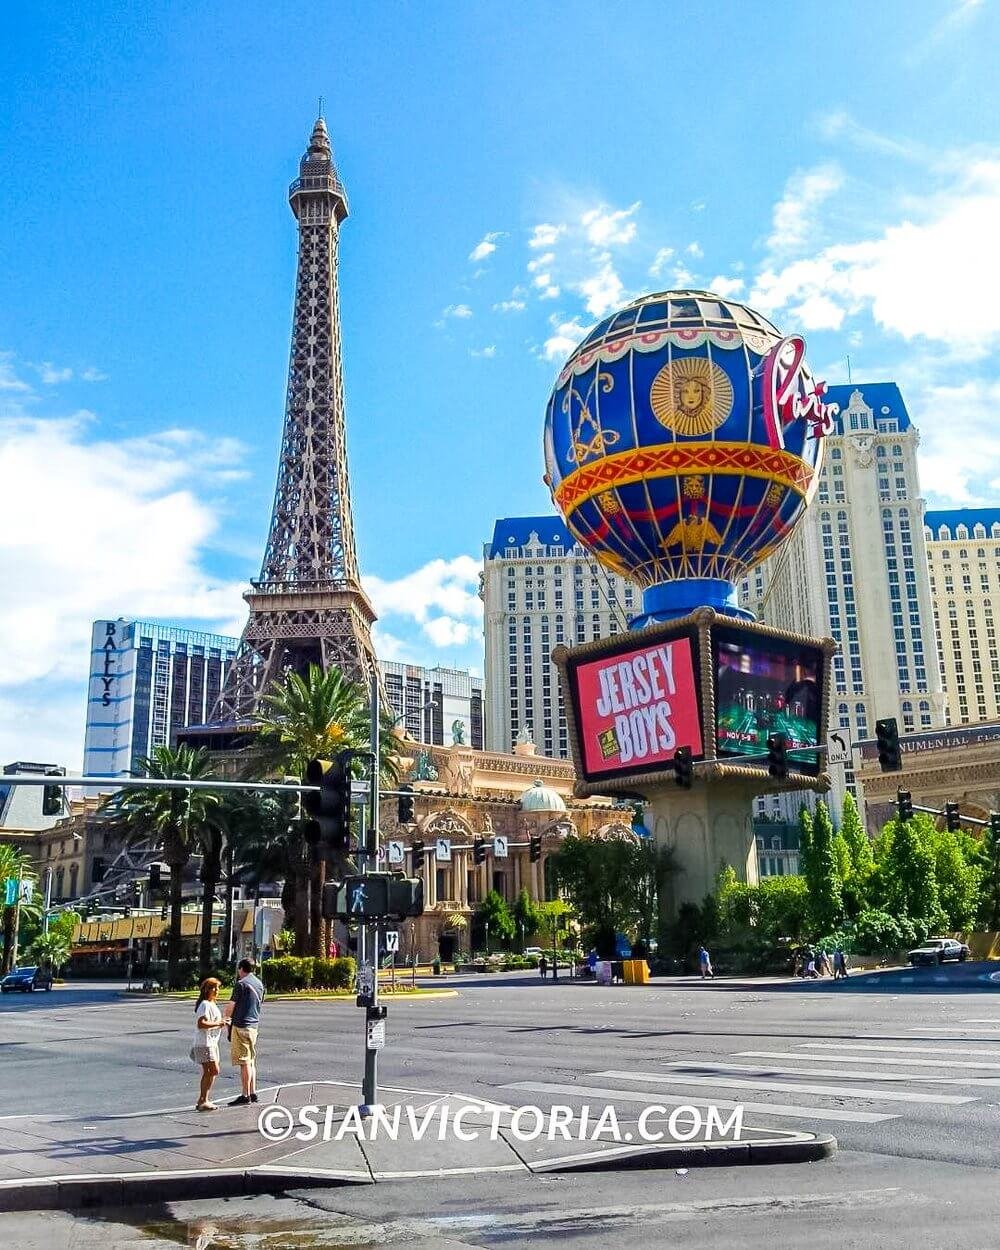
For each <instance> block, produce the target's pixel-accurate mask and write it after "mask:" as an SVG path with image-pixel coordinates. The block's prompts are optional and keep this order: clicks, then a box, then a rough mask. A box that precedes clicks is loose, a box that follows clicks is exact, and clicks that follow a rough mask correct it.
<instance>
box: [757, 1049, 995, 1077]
mask: <svg viewBox="0 0 1000 1250" xmlns="http://www.w3.org/2000/svg"><path fill="white" fill-rule="evenodd" d="M735 1057H736V1058H737V1059H798V1060H799V1062H800V1063H802V1062H811V1061H813V1060H815V1061H816V1062H818V1063H834V1062H835V1063H891V1064H894V1065H896V1066H897V1067H904V1068H907V1067H910V1068H917V1067H920V1068H947V1069H948V1070H949V1071H951V1072H954V1071H955V1061H954V1060H953V1059H904V1058H903V1056H902V1055H866V1054H862V1053H852V1054H849V1055H847V1054H844V1053H843V1052H842V1051H840V1050H838V1049H837V1048H836V1047H832V1046H831V1047H830V1049H829V1051H828V1052H826V1053H824V1054H822V1055H804V1054H803V1053H802V1052H801V1051H800V1050H741V1051H739V1052H738V1053H737V1054H736V1056H735ZM962 1066H963V1067H965V1068H987V1069H1000V1063H965V1064H963V1065H962ZM817 1075H819V1074H817ZM838 1075H840V1074H838ZM850 1075H851V1076H856V1075H857V1073H855V1072H851V1073H850ZM907 1075H909V1073H908V1074H907ZM913 1079H914V1080H918V1079H923V1080H926V1081H932V1080H934V1077H931V1076H927V1077H923V1078H918V1077H917V1076H914V1077H913Z"/></svg>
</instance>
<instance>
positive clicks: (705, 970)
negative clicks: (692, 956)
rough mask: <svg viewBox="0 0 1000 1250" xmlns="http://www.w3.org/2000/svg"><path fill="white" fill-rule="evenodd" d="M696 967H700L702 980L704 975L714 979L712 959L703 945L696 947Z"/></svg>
mask: <svg viewBox="0 0 1000 1250" xmlns="http://www.w3.org/2000/svg"><path fill="white" fill-rule="evenodd" d="M698 967H699V968H700V969H701V979H702V980H703V981H704V980H705V978H706V977H708V978H709V979H710V980H712V981H714V980H715V973H714V972H713V971H712V959H711V956H710V955H709V953H708V951H707V949H706V948H705V946H704V945H702V946H700V947H699V948H698Z"/></svg>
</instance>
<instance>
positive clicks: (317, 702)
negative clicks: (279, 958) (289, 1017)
mask: <svg viewBox="0 0 1000 1250" xmlns="http://www.w3.org/2000/svg"><path fill="white" fill-rule="evenodd" d="M261 702H262V706H263V710H262V711H261V712H260V713H259V714H258V716H257V717H256V720H257V723H258V725H259V726H260V732H259V734H258V737H257V740H256V741H255V742H254V744H253V746H252V747H250V748H249V755H248V759H249V762H250V766H251V767H252V768H253V770H254V772H255V774H256V775H257V776H268V775H276V774H277V775H280V774H282V773H287V774H293V775H295V776H297V777H301V776H302V774H303V773H304V772H305V769H306V765H307V764H308V763H309V761H310V760H314V759H326V760H328V759H333V757H334V756H336V755H338V754H339V753H340V752H341V751H344V750H347V749H348V748H350V749H354V750H366V749H368V747H369V746H370V743H371V722H370V705H369V697H368V693H367V691H365V690H364V689H363V688H362V687H361V686H359V685H357V684H356V683H354V682H352V681H349V680H348V678H346V677H345V676H344V674H343V673H341V672H340V670H339V669H335V668H331V669H328V670H327V671H326V672H324V671H323V670H322V669H321V668H320V667H319V666H318V665H316V664H310V665H309V669H308V671H307V673H306V675H305V676H304V677H303V676H301V675H300V674H299V673H289V674H287V676H286V677H285V679H284V682H283V683H282V684H280V685H277V686H276V687H275V688H274V689H273V690H272V691H271V693H270V694H267V695H265V696H264V698H263V699H262V701H261ZM394 726H395V722H394V721H393V720H392V719H391V717H389V716H388V715H387V714H386V713H385V712H383V713H381V718H380V734H379V777H380V780H386V781H389V782H391V783H395V781H396V779H397V777H398V766H397V764H396V760H395V755H396V753H397V751H398V746H399V744H398V740H397V738H396V735H395V729H394ZM288 849H289V861H290V863H289V866H290V868H291V869H292V871H293V874H294V883H295V905H294V912H295V940H296V949H297V951H298V952H299V953H300V954H305V953H306V952H307V951H309V950H310V949H311V951H312V953H313V954H315V955H318V956H322V955H324V954H325V953H326V943H325V941H324V937H325V933H324V929H325V926H324V924H323V923H322V920H321V918H320V895H321V891H322V886H323V879H324V875H325V864H324V863H323V862H321V861H320V862H312V861H313V857H312V856H311V855H310V849H309V847H308V846H307V845H306V844H305V842H304V839H303V838H302V835H301V829H300V826H298V824H297V825H296V829H295V833H294V835H292V837H291V840H290V845H289V848H288ZM346 866H347V864H346V860H341V861H340V862H338V863H337V864H336V865H335V870H336V871H337V872H338V873H339V872H341V871H342V870H343V869H344V868H345V867H346Z"/></svg>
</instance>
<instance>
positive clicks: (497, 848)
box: [493, 835, 507, 859]
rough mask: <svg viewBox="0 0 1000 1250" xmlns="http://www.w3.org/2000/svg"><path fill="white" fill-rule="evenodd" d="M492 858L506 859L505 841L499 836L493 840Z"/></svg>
mask: <svg viewBox="0 0 1000 1250" xmlns="http://www.w3.org/2000/svg"><path fill="white" fill-rule="evenodd" d="M493 858H494V859H506V858H507V839H506V838H505V837H503V836H502V835H499V836H497V837H495V838H494V839H493Z"/></svg>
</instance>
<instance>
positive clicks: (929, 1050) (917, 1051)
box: [802, 1042, 1000, 1068]
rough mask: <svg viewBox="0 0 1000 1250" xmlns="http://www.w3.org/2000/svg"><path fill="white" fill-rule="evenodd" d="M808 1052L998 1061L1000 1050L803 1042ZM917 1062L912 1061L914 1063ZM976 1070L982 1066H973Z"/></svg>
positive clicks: (901, 1060) (803, 1046) (902, 1060)
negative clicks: (864, 1052) (887, 1053)
mask: <svg viewBox="0 0 1000 1250" xmlns="http://www.w3.org/2000/svg"><path fill="white" fill-rule="evenodd" d="M807 1048H808V1049H809V1050H878V1051H883V1050H886V1051H901V1052H902V1053H903V1054H904V1055H989V1056H990V1057H991V1058H993V1059H1000V1050H971V1049H968V1048H963V1047H960V1046H959V1047H956V1046H868V1045H864V1044H862V1045H858V1044H856V1043H853V1042H803V1043H802V1049H803V1050H805V1049H807ZM893 1062H897V1063H905V1062H906V1060H905V1059H899V1060H894V1061H893ZM916 1062H918V1060H914V1063H916ZM974 1066H975V1067H977V1068H980V1067H982V1066H983V1065H982V1064H979V1063H977V1064H975V1065H974Z"/></svg>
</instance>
